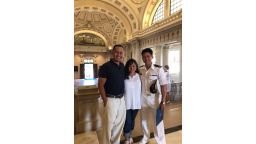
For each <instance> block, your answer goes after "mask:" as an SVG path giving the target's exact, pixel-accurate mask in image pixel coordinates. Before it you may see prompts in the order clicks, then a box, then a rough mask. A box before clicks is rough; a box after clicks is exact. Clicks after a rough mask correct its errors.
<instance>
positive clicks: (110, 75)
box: [99, 60, 125, 95]
mask: <svg viewBox="0 0 256 144" xmlns="http://www.w3.org/2000/svg"><path fill="white" fill-rule="evenodd" d="M124 75H125V74H124V64H123V63H119V65H117V64H116V63H115V62H113V60H110V61H108V62H106V63H105V64H103V65H102V66H101V68H100V69H99V77H102V78H107V80H106V83H105V85H104V88H105V92H106V94H111V95H119V94H123V93H124Z"/></svg>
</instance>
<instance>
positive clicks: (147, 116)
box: [141, 106, 166, 144]
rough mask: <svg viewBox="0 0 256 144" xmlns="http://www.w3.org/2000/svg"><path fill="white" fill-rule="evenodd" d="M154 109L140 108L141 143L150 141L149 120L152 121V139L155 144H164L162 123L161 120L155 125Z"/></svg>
mask: <svg viewBox="0 0 256 144" xmlns="http://www.w3.org/2000/svg"><path fill="white" fill-rule="evenodd" d="M156 112H157V110H156V108H152V107H150V106H148V107H142V108H141V119H142V121H141V122H142V129H143V133H144V135H143V139H142V141H141V142H142V143H147V142H148V141H149V139H150V129H149V120H153V125H154V137H155V140H156V142H157V144H166V140H165V133H164V122H163V120H162V121H161V122H160V123H159V124H158V125H156Z"/></svg>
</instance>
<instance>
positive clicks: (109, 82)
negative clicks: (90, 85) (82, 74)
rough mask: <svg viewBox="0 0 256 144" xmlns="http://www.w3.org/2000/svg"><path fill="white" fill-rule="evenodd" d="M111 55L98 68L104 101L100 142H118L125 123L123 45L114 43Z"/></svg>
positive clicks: (103, 143)
mask: <svg viewBox="0 0 256 144" xmlns="http://www.w3.org/2000/svg"><path fill="white" fill-rule="evenodd" d="M112 56H113V58H112V59H111V60H110V61H108V62H106V63H105V64H103V65H102V66H101V68H100V70H99V85H98V88H99V92H100V95H101V98H102V100H103V103H104V112H103V122H102V125H103V128H102V131H103V133H102V139H101V140H100V144H119V143H120V137H121V134H122V131H123V127H124V123H125V115H126V108H125V101H124V97H123V93H124V75H125V74H124V64H123V63H122V60H123V57H124V49H123V46H121V45H115V46H114V47H113V50H112Z"/></svg>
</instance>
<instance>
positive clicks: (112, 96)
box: [106, 94, 124, 98]
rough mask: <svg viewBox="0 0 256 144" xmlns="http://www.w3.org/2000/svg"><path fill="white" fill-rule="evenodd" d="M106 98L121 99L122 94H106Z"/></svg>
mask: <svg viewBox="0 0 256 144" xmlns="http://www.w3.org/2000/svg"><path fill="white" fill-rule="evenodd" d="M106 96H107V97H109V98H122V97H123V96H124V94H119V95H112V94H106Z"/></svg>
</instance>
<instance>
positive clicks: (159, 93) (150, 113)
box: [140, 48, 168, 144]
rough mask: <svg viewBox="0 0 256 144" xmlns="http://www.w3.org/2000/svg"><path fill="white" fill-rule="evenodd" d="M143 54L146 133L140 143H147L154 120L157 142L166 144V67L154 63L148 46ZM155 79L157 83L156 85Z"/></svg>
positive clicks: (142, 114)
mask: <svg viewBox="0 0 256 144" xmlns="http://www.w3.org/2000/svg"><path fill="white" fill-rule="evenodd" d="M141 55H142V60H143V62H144V63H145V65H143V66H141V67H140V72H141V81H142V96H141V100H142V101H141V102H142V107H141V119H142V120H141V122H142V129H143V133H144V135H143V138H142V140H141V141H140V144H146V143H148V141H149V139H150V129H149V120H153V124H154V137H155V140H156V142H157V144H166V140H165V133H164V123H163V111H164V106H165V97H166V88H167V83H168V82H167V79H166V75H165V73H164V69H163V68H162V67H161V66H158V65H155V64H153V63H152V59H153V51H152V50H151V49H150V48H146V49H144V50H143V51H142V53H141ZM155 81H156V84H155V85H154V82H155ZM154 88H155V89H154Z"/></svg>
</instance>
